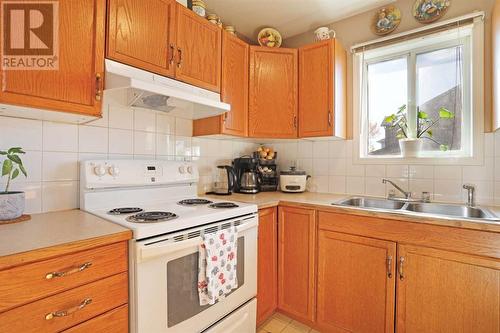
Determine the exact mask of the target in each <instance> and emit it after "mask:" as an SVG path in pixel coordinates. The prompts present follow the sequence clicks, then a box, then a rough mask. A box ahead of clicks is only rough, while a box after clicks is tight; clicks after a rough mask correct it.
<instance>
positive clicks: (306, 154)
mask: <svg viewBox="0 0 500 333" xmlns="http://www.w3.org/2000/svg"><path fill="white" fill-rule="evenodd" d="M269 145H270V146H272V147H274V148H275V149H276V151H277V152H278V163H279V166H280V168H281V169H283V168H288V167H289V166H290V165H291V164H292V163H296V164H297V165H298V167H299V168H301V169H304V170H306V171H307V173H308V174H309V175H311V176H312V178H311V179H310V180H309V182H308V189H309V190H310V191H312V192H323V193H341V194H343V193H346V194H353V195H361V194H365V195H372V196H385V195H386V192H387V190H388V189H390V188H391V186H390V185H387V186H386V185H384V184H382V178H389V179H391V180H393V181H395V182H396V183H398V184H399V185H401V186H402V187H403V188H404V189H405V190H410V191H412V192H414V193H415V195H416V196H417V197H419V196H420V194H421V192H422V191H427V192H431V193H432V198H433V200H435V201H449V202H464V201H465V194H466V193H465V191H464V190H463V189H462V184H464V183H472V184H475V185H476V188H477V196H478V202H479V203H480V204H497V205H500V132H498V133H496V134H493V133H488V134H485V144H484V147H485V159H484V163H483V165H481V166H461V165H448V166H433V165H396V164H387V165H361V164H354V163H353V158H352V152H353V149H352V148H353V147H352V146H353V142H352V141H351V140H348V141H317V142H311V141H305V140H297V141H291V142H286V143H277V144H269Z"/></svg>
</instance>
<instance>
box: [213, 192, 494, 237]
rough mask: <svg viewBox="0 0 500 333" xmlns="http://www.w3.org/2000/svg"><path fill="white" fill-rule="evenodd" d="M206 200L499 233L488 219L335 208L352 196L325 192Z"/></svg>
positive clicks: (237, 196)
mask: <svg viewBox="0 0 500 333" xmlns="http://www.w3.org/2000/svg"><path fill="white" fill-rule="evenodd" d="M207 197H209V198H212V199H218V200H230V201H239V202H245V203H254V204H256V205H257V206H258V207H259V209H264V208H270V207H277V206H279V205H287V206H299V207H305V208H315V209H319V210H321V211H331V212H334V213H345V214H352V215H358V216H369V217H377V218H383V219H390V220H399V221H405V222H414V223H425V224H432V225H441V226H448V227H455V228H463V229H473V230H483V231H490V232H495V233H500V222H494V221H487V220H473V219H462V218H457V217H447V216H442V217H436V216H428V215H423V214H422V215H420V214H418V215H417V214H411V213H408V212H400V211H394V212H385V211H377V210H367V209H360V208H355V207H345V206H342V207H341V206H334V205H332V204H333V203H335V202H338V201H340V200H342V199H345V198H348V197H351V195H347V194H327V193H312V192H304V193H283V192H261V193H258V194H241V193H233V194H231V195H230V196H217V195H208V196H207ZM481 207H482V208H487V209H489V210H490V211H491V212H493V213H494V214H496V215H497V216H499V217H500V207H499V206H481Z"/></svg>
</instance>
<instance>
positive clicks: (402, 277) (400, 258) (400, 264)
mask: <svg viewBox="0 0 500 333" xmlns="http://www.w3.org/2000/svg"><path fill="white" fill-rule="evenodd" d="M404 263H405V257H399V279H400V280H404V278H405V274H404V271H403V265H404Z"/></svg>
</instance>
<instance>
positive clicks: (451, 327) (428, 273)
mask: <svg viewBox="0 0 500 333" xmlns="http://www.w3.org/2000/svg"><path fill="white" fill-rule="evenodd" d="M398 257H399V263H398V265H399V266H398V270H399V273H398V288H397V295H398V296H397V326H396V330H397V331H398V332H399V333H404V332H408V333H411V332H450V333H452V332H463V333H474V332H481V333H498V332H500V296H499V295H500V260H498V259H485V258H481V257H477V256H472V255H465V254H461V253H454V252H447V251H441V250H434V249H430V248H424V247H417V246H407V245H399V246H398Z"/></svg>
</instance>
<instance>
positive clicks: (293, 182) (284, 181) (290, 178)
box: [280, 167, 310, 193]
mask: <svg viewBox="0 0 500 333" xmlns="http://www.w3.org/2000/svg"><path fill="white" fill-rule="evenodd" d="M309 177H310V176H308V175H307V174H306V172H305V171H301V170H297V168H295V167H290V169H289V170H284V171H280V189H281V191H282V192H289V193H301V192H304V191H305V190H306V183H307V179H308V178H309Z"/></svg>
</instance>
